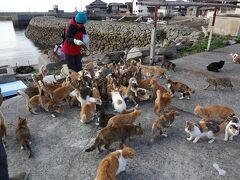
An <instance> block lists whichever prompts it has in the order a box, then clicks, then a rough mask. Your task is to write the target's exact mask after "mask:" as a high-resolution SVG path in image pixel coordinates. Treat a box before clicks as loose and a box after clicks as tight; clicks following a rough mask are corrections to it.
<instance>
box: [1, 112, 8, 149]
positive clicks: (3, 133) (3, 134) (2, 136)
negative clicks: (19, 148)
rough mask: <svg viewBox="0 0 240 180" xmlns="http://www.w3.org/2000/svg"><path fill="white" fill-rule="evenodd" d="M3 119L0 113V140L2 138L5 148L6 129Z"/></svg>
mask: <svg viewBox="0 0 240 180" xmlns="http://www.w3.org/2000/svg"><path fill="white" fill-rule="evenodd" d="M4 121H5V117H4V115H3V113H2V111H0V138H2V141H3V144H4V146H6V137H7V127H6V125H5V122H4Z"/></svg>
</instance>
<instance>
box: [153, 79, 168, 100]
mask: <svg viewBox="0 0 240 180" xmlns="http://www.w3.org/2000/svg"><path fill="white" fill-rule="evenodd" d="M149 85H150V87H151V89H152V92H153V95H152V98H156V92H157V90H158V89H159V90H160V92H161V93H167V92H168V91H167V90H166V89H165V88H164V87H163V86H161V85H159V84H158V82H157V79H156V78H152V79H151V80H150V82H149Z"/></svg>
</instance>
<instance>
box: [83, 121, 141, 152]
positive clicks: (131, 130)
mask: <svg viewBox="0 0 240 180" xmlns="http://www.w3.org/2000/svg"><path fill="white" fill-rule="evenodd" d="M142 134H143V130H142V128H141V124H139V125H119V126H107V127H105V128H103V129H101V130H100V131H99V132H98V133H97V137H96V139H95V143H94V144H93V145H92V146H91V147H90V148H88V149H86V150H85V152H90V151H93V150H94V149H96V148H98V151H99V152H102V151H103V150H102V149H101V146H103V145H104V148H105V149H107V150H109V151H112V150H111V149H110V146H111V144H112V143H114V142H117V141H121V144H120V147H121V146H122V145H123V144H124V142H125V141H126V139H128V138H130V137H131V136H134V135H142Z"/></svg>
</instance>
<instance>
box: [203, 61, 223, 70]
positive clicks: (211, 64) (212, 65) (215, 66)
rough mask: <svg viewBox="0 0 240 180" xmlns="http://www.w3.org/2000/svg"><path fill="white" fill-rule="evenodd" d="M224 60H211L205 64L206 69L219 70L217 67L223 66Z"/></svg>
mask: <svg viewBox="0 0 240 180" xmlns="http://www.w3.org/2000/svg"><path fill="white" fill-rule="evenodd" d="M224 64H225V61H219V62H212V63H210V64H209V65H208V66H207V70H208V71H213V72H219V69H221V68H223V66H224Z"/></svg>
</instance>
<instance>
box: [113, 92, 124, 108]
mask: <svg viewBox="0 0 240 180" xmlns="http://www.w3.org/2000/svg"><path fill="white" fill-rule="evenodd" d="M111 95H112V103H113V107H114V109H115V110H116V111H117V112H119V113H122V112H124V111H126V109H127V105H126V103H125V101H124V99H123V98H122V96H121V95H120V93H119V92H118V91H112V92H111Z"/></svg>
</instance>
